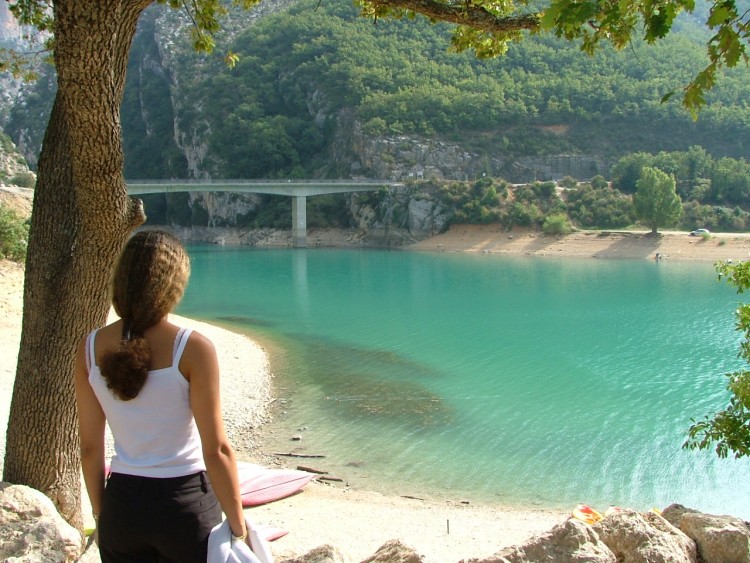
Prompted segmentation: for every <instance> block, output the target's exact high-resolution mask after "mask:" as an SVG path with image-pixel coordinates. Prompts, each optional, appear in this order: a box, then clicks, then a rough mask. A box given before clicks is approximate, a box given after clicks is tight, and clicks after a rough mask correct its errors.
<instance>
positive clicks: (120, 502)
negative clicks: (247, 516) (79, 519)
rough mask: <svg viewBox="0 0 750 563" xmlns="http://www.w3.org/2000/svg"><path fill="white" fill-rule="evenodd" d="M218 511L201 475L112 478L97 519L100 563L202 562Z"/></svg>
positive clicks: (209, 488) (214, 497) (219, 517)
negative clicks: (164, 477)
mask: <svg viewBox="0 0 750 563" xmlns="http://www.w3.org/2000/svg"><path fill="white" fill-rule="evenodd" d="M219 522H221V507H220V506H219V502H218V500H217V499H216V495H215V494H214V492H213V489H212V488H211V484H210V483H209V482H208V479H207V478H206V473H205V472H201V473H196V474H194V475H186V476H184V477H170V478H166V479H158V478H153V477H137V476H135V475H124V474H122V473H112V475H110V477H109V480H108V481H107V486H106V487H105V489H104V499H103V501H102V509H101V514H100V515H99V553H100V554H101V558H102V563H151V562H153V563H157V562H158V563H167V562H169V563H190V562H192V561H195V562H196V563H198V562H200V563H205V561H206V553H207V548H208V534H209V533H210V532H211V528H213V527H214V526H215V525H216V524H218V523H219Z"/></svg>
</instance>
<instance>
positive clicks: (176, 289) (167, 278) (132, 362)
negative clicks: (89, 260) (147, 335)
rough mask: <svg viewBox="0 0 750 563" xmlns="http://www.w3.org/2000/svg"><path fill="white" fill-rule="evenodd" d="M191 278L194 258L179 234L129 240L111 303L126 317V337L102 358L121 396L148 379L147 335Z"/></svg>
mask: <svg viewBox="0 0 750 563" xmlns="http://www.w3.org/2000/svg"><path fill="white" fill-rule="evenodd" d="M189 277H190V258H189V257H188V254H187V252H186V251H185V248H184V247H183V246H182V243H180V241H179V240H178V239H177V238H176V237H175V236H174V235H172V234H170V233H167V232H165V231H159V230H144V231H140V232H138V233H136V234H135V235H133V237H131V238H130V240H129V241H128V242H127V243H126V244H125V248H124V249H123V251H122V254H121V255H120V258H119V260H118V261H117V266H116V267H115V271H114V276H113V277H112V305H113V306H114V308H115V312H117V314H118V315H119V316H120V318H121V319H122V327H123V328H122V340H121V341H120V344H119V346H118V347H117V349H115V350H113V351H109V352H106V353H105V354H104V356H103V357H102V359H101V362H100V369H101V372H102V376H104V380H105V381H106V382H107V387H108V388H109V389H111V390H112V392H113V393H114V394H115V396H116V397H117V398H119V399H122V400H123V401H129V400H131V399H134V398H135V397H136V396H137V395H138V393H139V392H140V390H141V389H142V388H143V385H144V384H145V383H146V378H147V377H148V368H149V365H150V362H151V349H150V348H149V345H148V343H147V342H146V340H145V339H144V338H143V334H144V332H146V329H148V328H149V327H150V326H153V325H155V324H156V323H157V322H159V320H161V319H162V318H164V317H165V316H166V315H167V313H169V312H170V311H171V310H172V309H173V308H174V306H175V305H177V303H179V301H180V299H182V294H183V293H184V291H185V286H187V282H188V278H189Z"/></svg>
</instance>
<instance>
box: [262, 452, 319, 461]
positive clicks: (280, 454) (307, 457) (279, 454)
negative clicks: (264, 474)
mask: <svg viewBox="0 0 750 563" xmlns="http://www.w3.org/2000/svg"><path fill="white" fill-rule="evenodd" d="M273 455H278V456H282V457H299V458H305V459H310V458H323V457H325V456H324V455H317V454H294V453H292V452H289V453H281V452H275V453H274V454H273Z"/></svg>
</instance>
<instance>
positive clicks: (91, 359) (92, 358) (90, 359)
mask: <svg viewBox="0 0 750 563" xmlns="http://www.w3.org/2000/svg"><path fill="white" fill-rule="evenodd" d="M97 332H99V329H98V328H96V329H94V330H92V331H91V332H89V333H88V336H86V369H87V370H89V371H91V366H92V365H94V364H95V363H96V354H95V353H94V341H95V340H96V333H97Z"/></svg>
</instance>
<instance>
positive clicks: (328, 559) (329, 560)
mask: <svg viewBox="0 0 750 563" xmlns="http://www.w3.org/2000/svg"><path fill="white" fill-rule="evenodd" d="M279 563H349V559H348V558H347V557H345V556H344V555H343V554H342V553H341V552H340V551H339V550H338V549H336V548H335V547H333V546H331V545H321V546H318V547H316V548H315V549H311V550H310V551H308V552H307V553H305V554H304V555H303V556H301V557H295V558H294V559H284V560H282V561H280V562H279Z"/></svg>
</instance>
